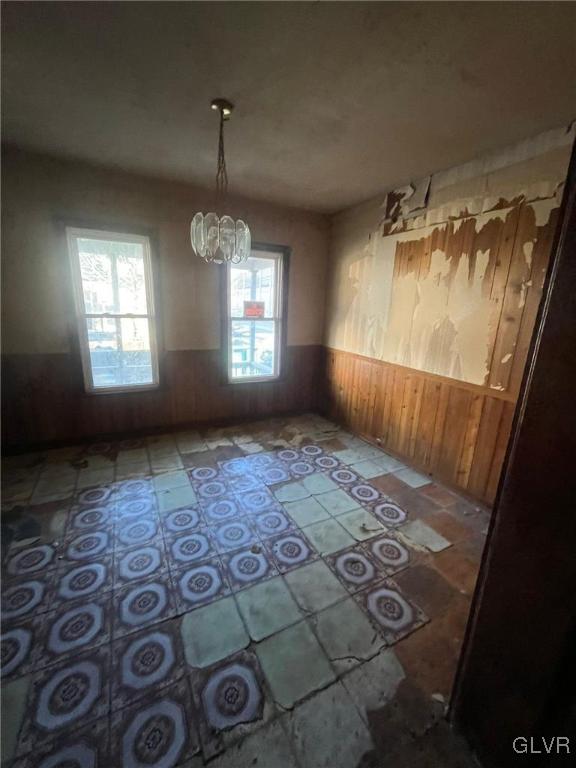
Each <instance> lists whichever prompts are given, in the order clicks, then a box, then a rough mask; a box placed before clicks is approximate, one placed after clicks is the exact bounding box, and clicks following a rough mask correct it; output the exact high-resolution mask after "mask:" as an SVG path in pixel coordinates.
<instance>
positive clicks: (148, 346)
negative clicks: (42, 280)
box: [67, 229, 158, 392]
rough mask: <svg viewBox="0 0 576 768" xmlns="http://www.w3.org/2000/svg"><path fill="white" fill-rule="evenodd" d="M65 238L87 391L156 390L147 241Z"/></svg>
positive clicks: (91, 234)
mask: <svg viewBox="0 0 576 768" xmlns="http://www.w3.org/2000/svg"><path fill="white" fill-rule="evenodd" d="M67 234H68V247H69V251H70V260H71V265H72V276H73V283H74V289H75V299H76V312H77V316H78V324H79V335H80V343H81V347H82V363H83V368H84V380H85V383H86V389H87V390H88V391H93V392H106V391H111V392H113V391H118V390H134V389H145V388H151V387H155V386H157V384H158V360H157V352H156V333H155V322H154V299H153V290H152V270H151V262H150V243H149V240H148V238H147V237H142V236H140V235H126V234H118V233H115V232H103V231H99V230H82V229H68V230H67Z"/></svg>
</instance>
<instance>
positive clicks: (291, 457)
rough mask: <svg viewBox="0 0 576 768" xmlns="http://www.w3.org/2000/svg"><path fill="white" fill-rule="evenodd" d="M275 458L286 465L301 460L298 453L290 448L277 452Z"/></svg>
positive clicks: (300, 455)
mask: <svg viewBox="0 0 576 768" xmlns="http://www.w3.org/2000/svg"><path fill="white" fill-rule="evenodd" d="M277 456H278V458H279V459H280V461H283V462H285V463H286V464H292V463H293V462H294V461H300V460H301V459H302V454H301V453H300V451H296V450H294V449H292V448H285V449H284V450H282V451H278V453H277Z"/></svg>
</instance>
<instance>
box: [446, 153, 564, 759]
mask: <svg viewBox="0 0 576 768" xmlns="http://www.w3.org/2000/svg"><path fill="white" fill-rule="evenodd" d="M575 590H576V152H575V151H574V150H573V152H572V160H571V163H570V168H569V172H568V178H567V183H566V188H565V192H564V197H563V201H562V207H561V214H560V218H559V225H558V231H557V232H556V238H555V244H554V248H553V251H552V260H551V262H550V266H549V270H548V274H547V279H546V286H545V289H544V296H543V300H542V305H541V307H540V312H539V316H538V319H537V323H536V331H535V333H534V337H533V339H532V346H531V350H530V353H529V356H528V364H527V366H526V371H525V374H524V381H523V383H522V389H521V394H520V398H519V401H518V407H517V410H516V415H515V420H514V425H513V428H512V438H511V440H510V444H509V447H508V453H507V457H506V460H505V463H504V470H503V473H502V477H501V479H500V485H499V489H498V493H497V496H496V503H495V507H494V513H493V516H492V520H491V524H490V529H489V532H488V539H487V544H486V547H485V550H484V555H483V559H482V564H481V569H480V574H479V578H478V584H477V587H476V591H475V595H474V600H473V603H472V610H471V613H470V618H469V621H468V627H467V631H466V637H465V641H464V647H463V651H462V654H461V657H460V663H459V668H458V672H457V676H456V683H455V687H454V692H453V696H452V702H451V710H450V718H451V720H452V722H453V723H454V725H455V726H456V727H457V728H458V729H459V730H460V731H462V732H463V733H464V735H465V736H466V737H467V739H468V741H469V743H470V744H471V746H472V747H473V749H474V750H475V751H476V753H477V755H478V757H479V758H480V760H481V762H482V763H483V765H485V766H490V767H492V766H494V768H495V767H496V766H498V768H501V767H502V766H505V765H515V764H518V765H522V764H524V765H525V764H526V761H527V758H528V760H529V762H530V763H531V765H534V766H536V765H538V766H542V765H547V764H548V763H547V762H546V761H547V760H550V761H551V765H556V764H557V762H558V760H560V761H561V762H562V760H563V759H564V760H568V761H569V760H570V759H572V760H573V759H574V757H573V755H574V754H575V753H576V727H575V728H574V730H573V732H572V733H571V734H570V733H566V732H565V730H564V729H565V728H568V727H569V725H568V724H569V722H571V718H572V717H574V716H575V715H576V712H575V710H576V707H575V706H574V690H575V684H574V679H573V678H574V670H575V669H576V658H575V656H576V642H575V639H576V597H575ZM574 725H575V726H576V723H575V724H574ZM570 735H571V737H572V739H571V752H572V756H571V757H569V756H567V755H559V754H556V753H554V754H551V755H550V757H546V756H545V753H544V754H541V755H540V757H537V756H535V755H533V756H530V755H526V754H516V753H515V751H514V749H513V740H514V738H516V737H518V736H524V737H527V738H530V737H531V736H532V737H534V739H535V740H537V742H536V743H538V742H539V743H540V745H541V744H542V741H541V738H542V736H545V737H547V738H549V737H550V736H570ZM540 749H542V747H540ZM530 758H531V759H530ZM555 760H556V762H554V761H555Z"/></svg>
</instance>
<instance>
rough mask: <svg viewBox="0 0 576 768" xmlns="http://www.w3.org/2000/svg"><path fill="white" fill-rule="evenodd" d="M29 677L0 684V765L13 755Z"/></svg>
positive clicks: (23, 712)
mask: <svg viewBox="0 0 576 768" xmlns="http://www.w3.org/2000/svg"><path fill="white" fill-rule="evenodd" d="M30 680H31V678H30V677H29V676H28V677H20V678H19V679H18V680H14V681H13V682H11V683H3V684H2V718H1V720H2V739H1V744H0V750H1V751H0V754H1V757H2V765H4V764H8V761H9V760H11V759H12V758H13V757H14V754H15V751H16V745H17V743H18V734H19V733H20V728H21V726H22V721H23V719H24V714H25V711H26V699H27V697H28V690H29V687H30Z"/></svg>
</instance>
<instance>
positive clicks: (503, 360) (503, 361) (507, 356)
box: [500, 352, 512, 365]
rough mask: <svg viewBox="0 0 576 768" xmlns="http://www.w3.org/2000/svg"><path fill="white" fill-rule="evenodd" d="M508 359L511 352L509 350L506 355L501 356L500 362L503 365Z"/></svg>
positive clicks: (510, 357)
mask: <svg viewBox="0 0 576 768" xmlns="http://www.w3.org/2000/svg"><path fill="white" fill-rule="evenodd" d="M509 360H512V353H511V352H508V354H507V355H504V357H503V358H502V360H500V362H501V363H502V364H503V365H505V364H506V363H507V362H508V361H509Z"/></svg>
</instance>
